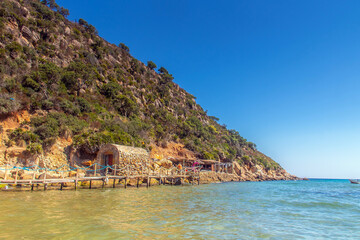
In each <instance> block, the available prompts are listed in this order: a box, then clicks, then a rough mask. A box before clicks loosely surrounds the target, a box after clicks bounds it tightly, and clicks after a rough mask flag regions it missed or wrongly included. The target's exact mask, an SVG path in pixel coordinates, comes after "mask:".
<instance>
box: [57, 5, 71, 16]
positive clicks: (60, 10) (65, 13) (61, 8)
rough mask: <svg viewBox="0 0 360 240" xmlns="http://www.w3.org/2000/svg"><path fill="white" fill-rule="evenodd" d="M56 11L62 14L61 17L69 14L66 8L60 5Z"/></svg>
mask: <svg viewBox="0 0 360 240" xmlns="http://www.w3.org/2000/svg"><path fill="white" fill-rule="evenodd" d="M58 12H59V13H60V14H61V15H63V17H65V18H66V17H67V16H69V14H70V13H69V10H68V9H66V8H63V7H60V9H59V10H58Z"/></svg>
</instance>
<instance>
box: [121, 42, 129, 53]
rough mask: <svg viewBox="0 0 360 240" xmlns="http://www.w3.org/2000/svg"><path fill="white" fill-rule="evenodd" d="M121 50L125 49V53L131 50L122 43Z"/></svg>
mask: <svg viewBox="0 0 360 240" xmlns="http://www.w3.org/2000/svg"><path fill="white" fill-rule="evenodd" d="M119 48H121V49H123V50H124V51H125V52H130V48H129V47H128V46H126V45H125V44H124V43H120V44H119Z"/></svg>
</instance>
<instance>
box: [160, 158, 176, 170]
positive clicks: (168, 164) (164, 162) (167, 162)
mask: <svg viewBox="0 0 360 240" xmlns="http://www.w3.org/2000/svg"><path fill="white" fill-rule="evenodd" d="M157 164H158V165H159V166H160V167H163V168H166V169H170V168H171V167H172V166H173V163H172V161H170V160H167V159H162V160H160V161H159V162H157Z"/></svg>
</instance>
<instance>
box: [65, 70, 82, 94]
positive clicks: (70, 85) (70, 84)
mask: <svg viewBox="0 0 360 240" xmlns="http://www.w3.org/2000/svg"><path fill="white" fill-rule="evenodd" d="M61 81H62V82H63V83H64V84H65V86H66V88H67V89H68V90H72V91H77V90H79V84H78V80H77V79H76V74H75V72H74V71H67V72H65V73H64V74H63V76H62V78H61Z"/></svg>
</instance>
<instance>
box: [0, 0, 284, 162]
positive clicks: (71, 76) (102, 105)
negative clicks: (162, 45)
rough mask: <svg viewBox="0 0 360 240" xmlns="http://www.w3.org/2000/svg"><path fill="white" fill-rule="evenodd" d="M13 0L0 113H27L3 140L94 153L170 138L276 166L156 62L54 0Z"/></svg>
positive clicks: (4, 37)
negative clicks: (65, 144)
mask: <svg viewBox="0 0 360 240" xmlns="http://www.w3.org/2000/svg"><path fill="white" fill-rule="evenodd" d="M19 2H20V3H21V4H19ZM19 2H16V1H10V0H5V1H1V3H0V33H1V34H0V36H1V37H0V86H1V94H0V114H1V115H6V114H11V113H13V112H17V111H19V110H28V111H29V112H30V113H32V114H34V117H33V118H32V119H31V121H30V122H26V123H23V126H22V128H19V129H17V130H15V131H13V132H12V133H10V140H9V141H8V142H7V143H6V144H7V146H12V145H18V144H25V145H26V146H27V148H28V150H29V151H30V152H32V153H33V154H38V153H41V152H42V151H48V150H49V148H50V147H51V146H52V145H53V144H54V142H55V141H56V139H57V138H58V137H71V138H72V139H73V141H74V147H75V148H77V149H80V150H81V151H85V152H86V153H90V154H93V153H95V152H96V151H97V150H98V149H99V146H100V145H102V144H104V143H117V144H124V145H130V146H136V147H143V148H146V149H148V150H150V148H151V146H150V144H157V145H159V146H162V145H166V143H167V142H169V141H174V142H178V143H183V144H184V145H185V146H186V148H187V149H189V150H191V151H193V152H195V153H196V154H197V156H198V157H199V158H202V159H219V160H221V161H230V160H234V159H237V161H239V162H240V163H242V164H246V162H247V161H253V162H255V163H259V164H262V165H263V166H264V167H266V168H267V169H277V168H280V166H279V165H278V164H277V163H276V162H274V161H273V160H271V159H270V158H268V157H266V156H265V155H263V154H262V153H260V152H258V151H257V150H256V145H255V144H254V143H252V142H248V141H247V140H246V139H245V138H243V137H242V136H240V134H239V133H238V132H237V131H236V130H228V129H227V128H226V126H225V125H220V124H219V123H218V121H219V119H218V118H216V117H213V116H208V115H207V112H206V111H204V110H203V109H202V108H201V106H199V105H198V104H197V103H196V101H195V97H194V96H192V95H191V94H189V93H187V92H186V91H185V90H183V89H182V88H180V87H179V86H178V85H177V84H176V83H174V82H173V79H174V78H173V76H172V75H171V73H169V72H168V71H167V70H166V68H165V67H162V66H160V67H159V68H158V70H157V72H156V69H157V65H156V64H155V63H154V62H152V61H150V60H149V62H148V63H147V65H145V64H144V63H142V62H140V61H138V60H137V59H135V58H133V57H132V56H131V54H130V52H131V51H130V49H129V48H128V47H127V46H126V45H125V44H124V43H120V44H119V45H118V46H116V45H114V44H110V43H108V42H106V41H105V40H103V39H102V38H100V37H99V36H98V35H97V31H96V29H95V27H94V26H92V25H91V24H89V23H88V22H86V21H85V20H83V19H79V21H78V22H76V23H75V22H70V21H68V20H66V16H68V15H69V12H68V10H67V9H64V8H62V7H59V6H58V5H57V4H56V3H55V2H54V1H41V2H40V1H36V0H28V1H26V0H22V1H19ZM23 6H25V7H26V9H28V11H27V10H26V9H24V7H23ZM19 32H20V33H22V36H24V38H25V39H24V38H22V39H19V38H18V34H17V33H19ZM36 116H37V117H36ZM24 129H28V130H24Z"/></svg>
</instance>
